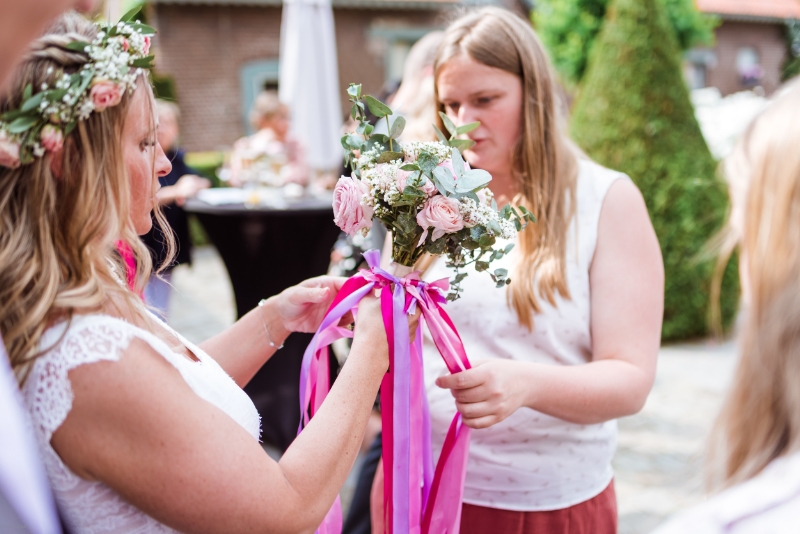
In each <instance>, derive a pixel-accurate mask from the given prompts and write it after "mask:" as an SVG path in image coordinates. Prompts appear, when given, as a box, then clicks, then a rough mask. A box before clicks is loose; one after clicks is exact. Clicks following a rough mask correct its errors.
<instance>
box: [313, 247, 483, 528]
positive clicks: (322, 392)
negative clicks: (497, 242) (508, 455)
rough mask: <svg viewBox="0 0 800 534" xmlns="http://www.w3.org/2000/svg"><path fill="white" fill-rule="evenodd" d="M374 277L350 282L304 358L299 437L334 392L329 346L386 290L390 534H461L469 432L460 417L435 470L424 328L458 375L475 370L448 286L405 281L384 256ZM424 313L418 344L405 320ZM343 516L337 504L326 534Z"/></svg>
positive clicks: (384, 402)
mask: <svg viewBox="0 0 800 534" xmlns="http://www.w3.org/2000/svg"><path fill="white" fill-rule="evenodd" d="M364 258H365V259H366V260H367V263H368V264H369V266H370V270H362V271H360V272H359V273H358V274H356V275H355V276H353V277H352V278H350V279H349V280H347V282H345V284H344V285H343V286H342V288H341V290H340V291H339V293H338V294H337V295H336V298H335V299H334V301H333V302H332V303H331V305H330V307H329V308H328V311H327V313H326V314H325V317H324V319H323V320H322V323H321V324H320V326H319V329H318V330H317V332H316V333H315V334H314V337H313V338H312V340H311V343H310V344H309V345H308V348H307V349H306V351H305V354H304V355H303V364H302V367H301V369H300V413H301V414H302V417H301V422H300V429H299V430H298V433H299V432H300V431H302V428H303V427H304V426H305V425H307V424H308V421H309V420H310V419H311V417H313V416H314V414H315V413H316V412H317V410H318V409H319V407H320V406H321V405H322V402H323V401H324V399H325V396H326V395H327V393H328V391H329V390H330V378H329V377H330V373H329V368H328V361H329V360H328V346H329V345H330V344H331V343H333V342H334V341H335V340H337V339H340V338H343V337H352V336H353V333H352V332H351V331H349V330H347V329H345V328H341V327H339V326H338V324H339V320H340V319H341V318H342V317H343V316H344V315H345V314H347V312H349V311H356V309H357V308H358V303H359V302H360V301H361V299H362V298H363V297H364V296H365V295H367V294H369V292H370V291H372V290H373V289H378V290H380V296H381V312H382V315H383V322H384V325H385V327H386V336H387V340H388V344H389V371H388V372H387V373H386V375H385V376H384V378H383V381H382V382H381V409H382V414H381V416H382V420H383V465H384V514H385V517H387V518H388V519H387V521H386V522H385V525H386V530H387V532H388V533H389V534H406V533H415V534H417V533H418V534H458V531H459V527H460V523H461V500H462V497H463V493H464V477H465V476H466V470H467V456H468V453H469V438H470V429H469V428H468V427H466V426H465V425H463V423H462V421H461V414H459V413H456V415H455V417H454V418H453V421H452V423H451V424H450V428H449V430H448V432H447V436H446V438H445V441H444V446H443V448H442V453H441V455H440V457H439V461H438V463H437V464H436V467H435V469H434V466H433V453H432V451H431V421H430V412H429V409H428V401H427V397H426V395H425V383H424V378H423V377H424V373H423V366H422V335H421V331H420V330H421V326H422V325H423V324H424V325H426V326H427V327H428V330H429V332H430V334H431V337H432V338H433V342H434V344H435V345H436V348H437V349H438V351H439V354H441V356H442V358H443V359H444V362H445V364H446V365H447V368H448V370H449V371H450V372H451V373H458V372H460V371H463V370H466V369H469V368H470V363H469V360H468V359H467V354H466V351H465V350H464V344H463V343H462V341H461V337H460V336H459V335H458V332H457V331H456V328H455V326H454V325H453V322H452V321H451V320H450V317H448V315H447V313H445V311H444V309H443V308H442V304H444V303H446V302H447V300H446V299H445V297H444V293H445V292H446V291H447V290H448V288H449V282H448V280H447V279H446V278H444V279H442V280H437V281H435V282H431V283H427V282H423V281H422V280H420V279H419V273H418V272H415V273H411V274H410V275H408V276H406V277H404V278H400V277H396V276H393V275H392V274H390V273H388V272H386V271H385V270H383V269H381V268H380V266H379V265H380V252H379V251H377V250H370V251H368V252H365V253H364ZM417 306H418V307H419V309H420V311H421V312H422V317H421V319H420V328H419V329H418V330H417V333H416V336H415V339H414V342H413V343H411V341H410V336H409V331H408V322H407V319H406V315H408V314H413V313H414V312H415V309H416V307H417ZM341 530H342V510H341V505H340V503H339V499H338V498H337V499H336V502H335V503H334V505H333V507H332V508H331V510H330V511H329V512H328V515H327V516H326V517H325V520H324V521H323V522H322V524H321V525H320V526H319V528H318V529H317V532H318V533H319V534H340V533H341Z"/></svg>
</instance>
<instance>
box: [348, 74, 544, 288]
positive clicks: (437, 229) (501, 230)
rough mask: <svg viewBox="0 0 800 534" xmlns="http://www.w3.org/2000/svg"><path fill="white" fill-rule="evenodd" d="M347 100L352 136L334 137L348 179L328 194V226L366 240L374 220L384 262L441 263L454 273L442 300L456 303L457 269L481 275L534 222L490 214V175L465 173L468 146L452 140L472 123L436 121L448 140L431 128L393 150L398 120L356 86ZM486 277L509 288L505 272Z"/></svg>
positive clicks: (510, 213) (519, 211) (522, 215)
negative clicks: (382, 237) (380, 125)
mask: <svg viewBox="0 0 800 534" xmlns="http://www.w3.org/2000/svg"><path fill="white" fill-rule="evenodd" d="M348 94H349V95H350V101H351V102H352V103H353V106H352V109H351V116H352V118H353V119H354V120H357V121H358V128H357V129H356V132H354V133H349V134H347V135H345V136H344V137H342V146H343V147H344V148H345V158H346V163H347V164H348V165H349V166H350V168H351V170H352V174H351V176H342V177H341V178H340V179H339V182H338V183H337V185H336V189H335V191H334V204H333V207H334V216H335V219H334V220H335V222H336V224H337V225H338V226H339V227H340V228H341V229H342V230H343V231H344V232H346V233H347V234H349V235H353V234H355V233H356V232H359V231H361V232H364V233H366V232H367V231H368V230H369V228H371V227H372V220H373V218H377V219H378V220H380V221H381V222H382V223H383V224H384V225H386V227H387V228H388V229H389V230H391V232H392V236H393V239H392V260H393V261H394V262H396V263H398V264H400V265H404V266H407V267H412V266H413V265H414V264H415V263H416V261H417V260H418V259H419V258H420V257H421V256H422V255H423V254H424V253H426V252H427V253H430V254H433V255H442V254H444V255H446V256H447V259H448V266H449V267H453V268H455V269H456V276H455V278H454V279H453V280H452V282H451V290H452V291H451V293H450V294H449V295H448V297H447V298H448V299H449V300H455V299H457V298H458V296H459V293H460V287H459V283H460V282H461V280H463V279H464V277H465V276H466V273H459V272H458V270H459V268H461V267H464V266H466V265H469V264H472V263H474V264H475V270H477V271H487V270H488V269H489V265H490V263H491V262H492V261H494V260H497V259H500V258H502V257H503V256H504V255H505V254H508V253H509V252H510V251H511V249H512V248H513V246H514V245H513V244H509V245H507V246H506V247H505V248H497V249H495V248H494V246H495V243H496V240H497V239H498V238H501V239H512V238H513V237H514V235H515V233H516V232H518V231H521V230H522V229H523V228H524V227H525V225H526V224H527V223H528V222H534V221H535V219H534V217H533V215H532V214H531V213H530V212H528V211H527V210H526V209H525V208H524V207H522V206H520V207H518V208H514V207H512V206H511V205H510V204H509V205H506V206H504V207H503V208H502V209H499V210H498V208H497V203H496V202H495V199H494V195H493V194H492V192H491V191H490V190H489V188H488V187H487V186H488V184H489V182H490V181H491V180H492V177H491V175H490V174H489V173H488V172H486V171H483V170H479V169H471V168H470V166H469V164H468V163H466V162H465V161H464V159H463V157H462V156H461V152H460V150H466V149H467V148H469V147H470V146H472V145H473V144H474V141H471V140H468V139H458V138H457V136H459V135H463V134H466V133H469V132H471V131H472V130H474V129H475V128H477V127H478V126H479V125H480V123H477V122H473V123H470V124H465V125H463V126H456V125H455V124H454V123H453V122H452V121H451V120H450V119H449V118H448V117H447V116H446V115H444V114H443V113H441V114H440V115H441V117H442V120H443V122H444V126H445V128H446V129H447V131H448V133H450V138H447V137H446V136H445V135H444V134H443V133H442V132H441V130H439V128H437V127H436V126H433V128H435V130H436V134H437V137H438V138H439V141H435V142H411V143H405V144H404V145H401V144H400V143H399V142H398V141H397V138H398V137H399V136H400V134H401V133H402V132H403V128H404V126H405V120H404V119H403V118H402V117H397V118H396V119H395V120H394V121H393V122H390V120H389V117H390V115H392V110H391V109H390V108H389V107H388V106H386V105H385V104H383V103H382V102H380V101H378V100H376V99H375V98H373V97H371V96H364V97H362V95H361V86H360V85H354V84H351V85H350V87H349V88H348ZM366 108H369V110H370V112H371V113H372V114H373V115H375V116H376V117H378V118H379V119H382V118H385V119H386V125H387V132H388V135H386V134H376V133H374V131H375V127H374V126H373V125H372V124H370V123H369V121H368V120H367V118H366ZM490 276H491V277H492V280H493V281H494V282H495V283H496V284H497V287H503V286H505V285H506V284H508V283H510V282H511V280H510V279H509V278H508V272H507V271H506V270H505V269H496V270H495V271H494V272H493V273H490Z"/></svg>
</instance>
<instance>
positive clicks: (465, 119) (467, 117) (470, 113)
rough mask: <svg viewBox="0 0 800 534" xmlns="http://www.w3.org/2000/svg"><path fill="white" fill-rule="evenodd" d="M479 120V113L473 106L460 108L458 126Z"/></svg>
mask: <svg viewBox="0 0 800 534" xmlns="http://www.w3.org/2000/svg"><path fill="white" fill-rule="evenodd" d="M479 120H480V119H479V118H478V111H477V110H476V109H475V108H473V107H472V106H461V107H460V108H459V110H458V124H457V126H461V125H463V124H469V123H471V122H475V121H479Z"/></svg>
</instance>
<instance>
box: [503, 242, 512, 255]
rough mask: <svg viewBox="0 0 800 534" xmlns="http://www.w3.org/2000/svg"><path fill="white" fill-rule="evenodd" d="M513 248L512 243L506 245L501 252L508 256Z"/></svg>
mask: <svg viewBox="0 0 800 534" xmlns="http://www.w3.org/2000/svg"><path fill="white" fill-rule="evenodd" d="M513 248H514V243H509V244H508V245H506V248H505V250H503V252H504V253H506V254H508V253H509V252H511V250H512V249H513Z"/></svg>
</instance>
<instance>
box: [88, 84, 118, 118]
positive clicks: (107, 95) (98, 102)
mask: <svg viewBox="0 0 800 534" xmlns="http://www.w3.org/2000/svg"><path fill="white" fill-rule="evenodd" d="M89 95H90V96H91V97H92V103H94V108H95V110H97V111H103V110H105V109H106V108H108V107H112V106H116V105H117V104H119V103H120V102H121V101H122V88H121V87H120V86H119V85H117V84H115V83H114V82H112V81H109V80H99V81H96V82H94V83H93V84H92V90H91V92H90V93H89Z"/></svg>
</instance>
